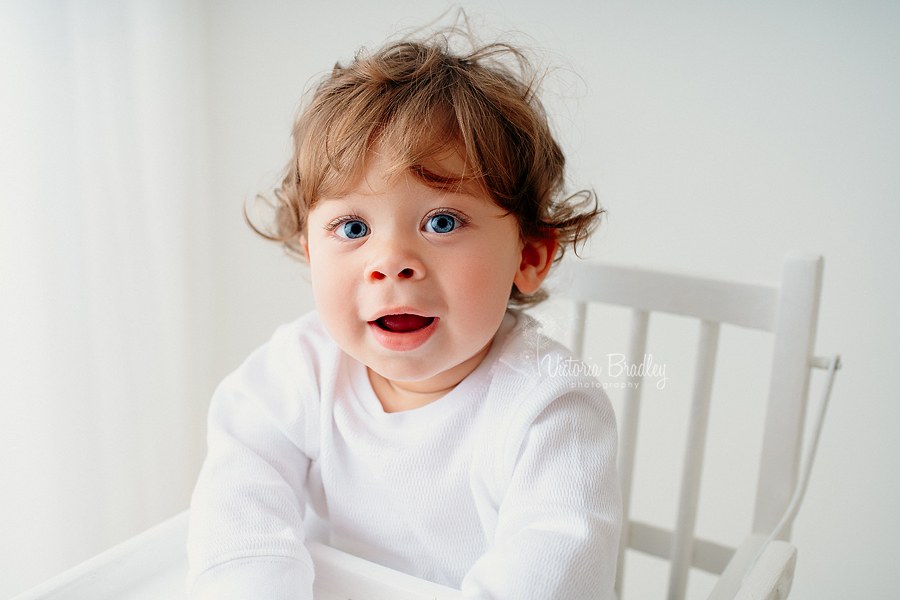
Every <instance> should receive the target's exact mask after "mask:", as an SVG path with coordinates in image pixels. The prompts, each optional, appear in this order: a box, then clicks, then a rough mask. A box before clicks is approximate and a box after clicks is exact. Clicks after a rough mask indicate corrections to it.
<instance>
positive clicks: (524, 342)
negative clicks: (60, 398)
mask: <svg viewBox="0 0 900 600" xmlns="http://www.w3.org/2000/svg"><path fill="white" fill-rule="evenodd" d="M514 316H515V317H516V324H515V326H514V327H512V328H511V329H510V331H509V333H508V335H507V336H506V339H505V340H504V342H503V347H502V350H501V352H500V353H499V355H498V357H497V360H496V363H495V365H494V367H493V372H492V375H491V384H490V387H489V391H488V403H487V408H488V410H489V411H490V413H492V414H490V415H489V418H490V419H491V420H496V421H501V422H504V423H508V424H510V425H511V427H510V430H519V431H523V430H525V429H527V428H528V427H529V426H530V425H531V423H533V422H534V421H535V420H536V419H537V418H538V416H540V415H541V414H543V413H547V412H552V413H561V414H564V413H566V412H571V411H581V410H583V409H584V407H587V408H588V409H589V410H593V411H596V412H598V413H602V414H603V415H604V416H611V408H610V405H609V399H608V398H607V396H606V393H605V392H604V391H603V388H602V386H601V385H600V383H599V381H597V379H596V378H595V377H594V376H593V374H592V373H591V371H590V369H588V368H587V367H586V366H585V365H584V364H583V363H582V362H581V361H580V360H579V359H578V358H577V357H576V356H575V355H574V354H573V353H572V352H570V351H569V350H568V349H567V348H566V347H565V346H563V345H562V344H560V343H558V342H556V341H554V340H553V339H551V338H550V337H549V336H547V335H545V334H544V332H543V330H542V328H541V325H540V323H539V322H537V321H536V320H535V319H533V318H531V317H529V316H527V315H524V314H521V313H518V314H515V315H514ZM581 405H584V407H581Z"/></svg>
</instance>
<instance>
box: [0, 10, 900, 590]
mask: <svg viewBox="0 0 900 600" xmlns="http://www.w3.org/2000/svg"><path fill="white" fill-rule="evenodd" d="M464 6H465V7H466V8H467V10H468V11H469V13H470V15H472V16H475V17H476V18H483V19H484V24H485V31H490V29H491V28H498V29H505V28H510V27H513V28H516V29H518V30H520V31H522V32H524V33H526V34H528V35H529V36H531V37H532V38H533V40H534V41H535V42H536V43H537V44H538V45H539V46H540V47H542V48H544V49H545V50H547V51H548V55H549V56H550V58H551V60H552V61H554V62H557V63H562V64H563V66H565V67H567V68H568V69H569V70H570V71H571V72H573V73H576V74H577V75H578V77H576V76H574V75H572V74H571V73H569V72H567V71H564V72H562V73H561V74H560V75H559V76H558V77H556V78H554V79H553V80H551V84H553V85H554V88H555V89H554V90H551V94H550V97H549V98H548V102H547V103H548V105H549V107H550V109H551V112H552V113H553V114H554V115H555V119H556V125H557V127H558V129H559V131H560V137H561V139H562V140H563V142H564V145H565V146H566V150H567V152H568V156H569V158H570V163H571V165H572V167H573V170H572V173H571V179H572V181H573V182H574V183H575V184H576V185H582V186H583V185H592V186H594V188H595V189H596V190H597V192H598V194H599V196H600V198H601V200H602V202H603V203H604V205H605V206H606V208H607V209H608V210H609V218H608V221H607V224H606V226H605V227H604V228H603V230H602V231H601V233H600V235H598V236H597V238H596V239H595V240H594V243H593V244H592V246H591V248H590V254H591V255H592V256H595V257H599V258H601V259H603V260H608V261H612V262H619V263H636V264H642V265H648V266H655V267H666V268H674V269H678V270H686V271H693V272H699V273H703V274H709V275H714V276H723V277H733V278H738V279H749V280H769V281H771V280H777V279H778V277H779V275H780V268H781V261H782V258H783V256H784V255H785V254H786V253H787V252H789V251H791V250H794V249H800V250H807V251H812V252H816V253H821V254H823V255H824V256H825V261H826V263H825V264H826V266H825V284H824V290H823V297H822V306H821V312H820V328H819V336H818V343H817V347H818V349H819V351H820V353H823V354H824V353H832V352H836V351H839V352H841V353H842V355H843V357H844V364H845V368H844V370H843V371H842V372H841V374H840V375H839V378H838V384H837V386H836V388H835V392H834V396H833V399H832V406H831V410H830V414H829V417H828V421H827V423H826V428H825V431H824V435H823V439H822V442H821V446H820V453H819V458H818V460H817V463H816V468H815V470H814V472H813V480H812V483H811V485H810V489H809V491H808V494H807V498H806V502H805V504H804V507H803V510H802V511H801V514H800V516H799V517H798V520H797V522H796V526H795V529H794V541H795V543H796V544H797V545H798V547H799V549H800V555H799V561H798V567H797V574H796V578H795V582H794V588H793V595H792V597H793V598H797V599H804V598H810V599H811V598H817V599H818V598H845V597H869V598H891V597H894V596H895V594H896V590H897V589H900V575H898V572H897V570H896V569H895V568H894V566H895V564H896V563H897V561H898V560H900V543H898V541H897V540H898V538H900V517H898V514H897V511H896V506H898V505H900V484H898V474H900V472H898V466H900V464H898V462H900V461H898V457H900V436H897V435H896V431H897V429H898V427H900V407H898V403H897V399H898V395H897V392H896V390H895V381H894V380H893V379H894V372H895V371H894V369H892V368H891V366H890V365H897V364H900V345H898V344H897V342H896V339H895V338H896V336H897V334H898V332H900V327H898V320H900V319H898V316H897V314H898V313H897V311H896V310H895V307H896V306H897V304H898V301H900V282H898V277H897V274H898V271H897V267H896V263H897V260H898V258H900V242H898V241H897V236H896V229H897V227H898V226H900V175H898V173H900V169H898V167H897V165H900V120H898V119H897V114H898V109H900V69H898V66H900V41H898V36H897V35H896V32H897V31H898V29H900V4H897V3H895V2H875V1H850V0H846V1H824V0H823V1H818V2H816V1H812V0H809V1H803V2H793V3H783V2H756V3H753V4H752V5H750V4H748V5H744V4H743V3H731V2H727V3H726V2H693V3H689V4H688V5H686V6H680V7H674V6H671V5H670V4H669V3H663V2H624V1H622V2H611V1H605V0H601V1H595V2H587V1H584V0H582V1H578V2H560V3H554V4H548V3H546V2H537V1H535V0H520V1H517V2H511V1H510V2H499V1H487V0H484V1H477V2H474V1H473V2H468V3H465V4H464ZM446 8H447V5H446V4H445V3H444V2H424V1H421V0H419V1H412V0H409V1H399V0H398V1H387V0H385V1H382V2H362V1H360V2H351V1H349V0H337V1H334V2H330V3H325V2H308V1H291V0H264V1H254V2H250V1H249V0H245V1H236V0H232V1H215V2H214V1H212V0H208V1H201V0H194V1H185V2H182V1H178V0H167V1H165V2H163V1H159V2H151V1H149V0H146V1H132V2H127V3H121V2H100V1H96V2H74V1H73V2H51V1H44V2H8V1H4V2H2V4H0V109H2V110H0V234H2V235H0V301H2V305H0V327H2V329H0V598H5V597H8V596H11V595H12V594H14V593H17V592H19V591H22V590H24V589H26V588H28V587H30V586H32V585H34V584H36V583H38V582H40V581H42V580H43V579H46V578H48V577H49V576H51V575H53V574H55V573H56V572H59V571H61V570H63V569H65V568H67V567H68V566H71V565H72V564H75V563H77V562H79V561H80V560H83V559H85V558H87V557H88V556H91V555H93V554H95V553H97V552H98V551H100V550H102V549H103V548H105V547H108V546H110V545H112V544H114V543H116V542H117V541H120V540H122V539H125V538H127V537H129V536H131V535H133V534H134V533H137V532H138V531H140V530H142V529H144V528H146V527H148V526H150V525H152V524H153V523H155V522H158V521H160V520H162V519H163V518H165V517H166V516H169V515H171V514H174V513H175V512H177V511H179V510H181V509H183V508H184V507H186V506H187V502H188V498H189V494H190V485H191V481H192V480H193V477H194V476H195V475H196V471H197V469H198V468H199V464H200V461H201V460H202V436H203V431H202V428H203V426H202V414H203V411H204V410H205V406H206V403H207V402H208V397H209V395H210V394H211V392H212V389H213V387H214V386H215V383H216V382H217V381H218V379H220V378H221V377H222V376H223V375H224V374H226V373H227V372H228V371H229V370H231V369H233V368H234V367H235V366H236V365H237V364H238V363H239V362H240V360H242V359H243V357H244V356H246V355H247V353H248V352H249V351H250V350H251V349H252V348H254V347H255V346H256V345H258V344H260V343H262V342H263V341H264V340H265V339H266V338H267V337H268V335H269V334H270V332H271V331H272V329H273V328H274V327H275V326H276V325H277V324H278V323H281V322H284V321H287V320H290V319H292V318H294V317H295V316H297V315H298V314H300V313H302V312H304V311H306V310H308V309H310V308H311V307H312V301H311V295H310V293H309V290H308V288H307V286H306V284H305V283H304V281H303V277H302V269H300V268H299V267H298V266H297V265H296V264H295V263H293V262H292V261H291V260H289V259H287V258H286V257H284V256H283V254H282V253H281V251H280V250H279V249H278V248H277V247H275V246H272V245H269V244H267V243H265V242H264V241H262V240H261V239H259V238H257V237H256V236H255V235H254V234H252V233H251V232H250V231H249V229H248V228H247V227H246V226H245V225H244V223H243V221H242V218H241V212H240V211H241V205H242V203H243V202H244V201H245V199H246V198H248V197H252V195H253V194H254V193H256V192H257V191H259V190H260V189H262V188H263V187H264V186H265V185H266V184H267V183H269V182H271V181H272V178H273V177H274V175H275V174H276V173H277V172H278V171H279V170H280V169H281V167H282V166H283V163H284V161H285V159H286V156H287V149H288V133H289V128H290V123H291V119H292V116H293V113H294V111H295V108H296V106H297V104H298V101H299V98H300V96H301V94H302V92H303V91H304V90H305V89H306V87H307V85H308V83H309V81H310V80H311V79H312V78H314V77H315V76H316V75H317V74H320V73H322V72H323V71H325V70H327V69H329V68H330V67H331V66H332V65H333V63H334V62H335V61H336V60H338V59H341V60H346V59H348V58H350V57H351V56H352V55H353V53H354V51H355V50H356V48H357V47H359V46H361V45H371V44H377V43H379V42H381V41H382V40H383V39H384V38H385V37H387V36H388V35H391V34H393V33H395V32H396V31H398V30H399V29H403V28H406V27H410V26H417V25H421V24H423V23H424V22H426V21H430V20H432V19H434V18H436V17H437V16H438V15H439V14H440V13H441V12H443V11H444V10H445V9H446ZM597 316H598V319H597V321H596V322H597V325H596V326H595V333H596V337H597V340H599V341H597V342H595V344H596V346H595V348H594V349H595V351H596V353H597V356H603V353H605V352H607V351H609V352H613V351H621V349H622V348H623V346H621V345H619V346H617V344H619V342H618V341H615V338H614V336H615V335H617V334H618V333H620V331H621V329H622V325H621V323H620V322H619V321H618V316H617V314H616V313H615V312H613V313H610V314H603V315H597ZM662 325H663V331H664V332H666V334H667V335H665V336H661V337H660V336H658V337H657V338H651V346H652V348H651V349H652V351H653V352H655V357H657V358H658V359H659V360H661V361H664V362H665V363H666V364H667V368H668V376H669V377H670V378H671V386H670V387H668V388H667V390H666V391H665V392H663V393H657V394H656V395H654V396H651V397H650V398H649V399H648V401H647V402H646V403H645V410H647V411H648V415H649V417H648V421H649V422H650V423H651V427H652V423H653V422H654V420H656V421H659V420H663V419H668V418H670V417H671V418H680V415H681V413H682V412H683V410H682V409H683V401H682V400H679V396H678V393H679V391H680V390H681V387H680V386H682V387H686V386H689V382H687V379H688V378H689V375H690V373H691V360H692V358H691V357H692V354H693V348H692V346H690V345H682V343H681V342H680V341H673V340H671V339H669V337H668V333H672V334H674V333H680V332H684V333H685V335H686V338H687V342H686V343H687V344H690V342H691V340H692V339H693V338H692V337H691V336H692V335H695V334H694V333H693V332H692V331H693V330H691V329H690V328H689V326H687V325H686V324H683V323H680V322H678V321H677V320H673V321H672V322H666V321H663V322H662ZM742 335H743V334H742V333H741V332H726V334H725V337H724V338H723V341H722V344H721V348H720V375H722V377H723V379H724V378H725V377H726V376H729V375H730V376H733V377H734V379H735V380H736V381H737V384H731V386H728V385H726V384H725V383H722V384H720V383H719V382H718V381H717V383H716V386H717V387H716V390H715V391H714V394H715V396H714V403H715V404H714V406H713V413H712V419H713V423H712V425H711V426H712V427H715V426H717V425H726V426H727V425H732V426H737V427H738V429H740V428H742V427H743V428H744V429H746V430H747V435H748V440H753V439H756V438H757V437H758V431H756V429H755V428H758V422H759V419H760V418H761V417H760V415H759V414H758V411H756V409H754V408H753V406H755V405H756V403H757V402H758V398H759V396H760V394H764V392H765V389H766V387H765V381H764V380H760V379H759V378H760V377H763V378H764V374H765V372H766V369H767V367H768V364H766V363H767V360H768V358H767V357H766V358H764V359H763V360H762V361H761V363H760V364H757V363H756V362H753V359H754V356H755V354H756V353H757V351H765V350H766V345H765V343H764V342H762V341H760V340H759V339H757V338H756V337H754V336H753V335H747V336H744V337H741V336H742ZM726 351H732V352H734V355H733V356H736V358H732V359H727V358H726ZM817 383H818V384H820V383H821V380H820V379H815V380H814V387H813V389H814V401H815V399H816V397H815V390H817V389H818V386H817ZM614 400H615V398H614ZM642 436H643V437H642V440H644V442H645V447H644V448H642V454H641V455H640V456H639V461H641V460H642V459H643V458H644V457H645V456H647V457H649V456H651V455H653V454H656V455H658V457H660V458H661V459H662V461H663V462H662V463H661V464H662V465H663V467H662V468H659V469H656V470H653V469H646V470H645V471H644V472H641V471H639V479H638V482H637V485H638V486H639V489H645V490H647V491H648V492H649V493H650V494H649V495H650V496H661V495H662V493H663V492H666V491H667V490H668V489H669V487H670V486H671V482H672V481H673V480H674V479H675V478H676V477H677V464H678V460H679V458H680V455H681V450H680V448H674V449H673V448H672V447H670V445H669V444H670V441H671V443H676V442H677V441H678V440H677V439H676V438H672V439H671V440H670V439H669V438H667V437H664V436H663V434H661V433H660V434H658V435H657V434H656V433H654V430H653V429H652V428H651V429H648V430H646V431H645V432H642ZM730 439H731V437H726V438H721V439H720V438H715V437H714V438H712V439H711V441H710V448H711V449H712V451H713V455H712V458H711V460H710V463H709V465H708V469H707V472H708V473H709V474H711V476H712V479H707V480H706V482H705V483H704V488H703V492H702V493H703V499H702V500H701V502H702V503H703V504H702V506H703V505H706V503H709V504H710V505H712V503H713V502H714V501H716V500H720V499H727V501H728V502H730V503H731V504H733V505H734V509H733V510H731V509H729V510H724V509H723V510H720V511H718V512H717V511H713V516H712V517H707V518H706V519H705V520H701V522H700V523H699V524H698V527H699V528H700V530H701V533H703V534H704V535H706V534H709V535H714V534H720V535H721V536H724V541H729V542H732V543H735V542H737V541H739V539H740V538H739V536H740V534H741V533H743V531H744V530H745V529H746V528H747V527H749V522H750V514H748V513H749V511H750V504H749V500H747V499H746V496H747V495H748V493H749V494H752V481H744V480H742V479H740V478H739V477H736V476H735V475H734V473H733V472H734V471H739V470H740V469H743V468H744V467H746V468H747V469H753V468H755V463H754V456H753V450H754V448H753V443H754V442H753V441H748V442H747V444H748V446H747V449H746V452H744V453H743V454H740V456H739V457H738V458H737V459H729V462H725V463H723V462H722V461H720V460H717V458H716V457H717V452H718V450H719V449H721V450H722V451H723V453H724V451H725V450H726V449H727V447H729V444H732V442H731V441H729V440H730ZM667 460H668V461H670V463H671V464H670V463H667V462H666V461H667ZM641 464H642V463H641V462H639V466H638V468H639V469H640V465H641ZM643 464H647V463H646V462H645V463H643ZM748 491H749V492H748ZM670 510H671V509H670V508H668V505H667V504H665V503H664V502H663V501H662V500H659V501H657V500H652V501H649V502H645V503H643V504H639V505H638V506H636V508H635V511H636V512H637V513H638V516H641V517H642V518H643V517H644V516H645V514H646V518H647V519H650V520H654V521H655V522H656V521H658V522H659V523H660V524H663V525H665V524H667V521H666V520H667V518H669V517H668V514H669V513H667V511H670ZM701 510H702V509H701ZM735 536H737V539H733V538H735ZM634 564H635V566H636V567H637V568H639V569H641V570H642V571H641V572H644V573H659V574H662V575H664V573H663V572H662V569H661V566H660V565H658V564H656V563H654V562H653V561H650V560H646V561H641V560H638V559H634ZM627 585H631V586H632V587H631V588H629V589H634V590H635V591H637V590H639V589H642V588H641V587H640V586H642V585H645V584H640V583H633V582H629V583H628V584H627ZM708 585H709V581H708V580H707V579H704V577H702V576H698V577H696V578H695V580H694V583H693V587H692V592H693V593H694V594H701V593H702V592H703V590H705V589H708ZM646 586H647V589H650V588H653V586H654V584H652V583H648V584H646Z"/></svg>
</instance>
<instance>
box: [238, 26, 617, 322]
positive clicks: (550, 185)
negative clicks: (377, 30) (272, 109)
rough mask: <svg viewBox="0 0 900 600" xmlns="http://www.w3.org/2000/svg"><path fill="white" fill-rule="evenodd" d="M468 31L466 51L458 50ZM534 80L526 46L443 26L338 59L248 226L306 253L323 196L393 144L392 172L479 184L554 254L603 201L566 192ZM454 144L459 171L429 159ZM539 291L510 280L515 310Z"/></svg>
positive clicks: (593, 220) (587, 228) (576, 238)
mask: <svg viewBox="0 0 900 600" xmlns="http://www.w3.org/2000/svg"><path fill="white" fill-rule="evenodd" d="M458 36H464V37H465V38H466V41H467V43H468V46H469V47H470V48H471V49H470V50H469V51H467V52H463V53H454V52H453V51H452V50H451V41H452V39H453V38H455V37H458ZM538 83H539V77H538V76H537V73H536V71H535V69H533V68H532V67H531V63H530V62H529V60H528V59H527V57H526V56H525V54H524V53H523V52H522V51H521V50H519V49H517V48H515V47H513V46H512V45H510V44H507V43H493V44H487V45H478V44H476V43H474V42H473V41H472V37H471V35H470V34H467V33H464V32H460V31H458V30H456V29H450V30H443V31H441V32H438V33H435V34H432V35H430V36H428V37H426V38H424V39H420V40H415V39H403V40H400V41H397V42H393V43H389V44H387V45H386V46H384V47H383V48H381V49H379V50H377V51H374V52H368V51H365V50H361V51H359V52H358V53H357V55H356V57H355V59H354V60H353V61H352V62H351V63H350V64H349V65H348V66H346V67H341V66H340V65H336V66H335V67H334V70H333V71H332V72H331V73H330V74H328V75H326V76H325V77H324V78H323V79H322V80H321V81H320V83H319V85H318V86H317V87H316V88H315V90H314V93H313V94H312V97H311V99H310V100H309V102H308V103H307V105H306V106H305V108H303V109H302V110H301V111H300V114H299V117H298V118H297V119H296V122H295V124H294V129H293V136H292V139H293V155H292V156H291V159H290V162H289V163H288V165H287V168H286V171H285V174H284V179H283V181H282V183H281V186H280V187H279V188H277V189H276V190H274V192H273V193H272V194H271V195H270V196H268V197H263V196H260V197H259V198H261V199H263V200H265V201H266V202H267V203H268V204H270V205H271V206H272V207H273V208H274V217H273V220H272V223H271V224H270V225H269V226H268V227H263V228H260V227H257V226H255V225H254V224H253V223H252V221H251V219H250V218H249V217H247V215H246V210H245V218H247V222H248V223H249V224H250V226H251V227H252V228H253V229H254V231H256V232H257V233H259V234H260V235H262V236H264V237H265V238H267V239H270V240H274V241H278V242H281V243H282V244H283V245H284V247H285V249H286V250H287V251H288V252H289V253H290V254H292V255H295V256H297V257H300V258H305V253H304V251H303V247H302V242H303V235H304V233H305V229H306V219H307V215H308V214H309V211H310V210H311V209H312V207H313V206H314V205H315V203H316V202H317V201H318V200H319V199H320V198H323V197H328V196H330V195H338V194H340V193H341V192H342V191H344V190H346V189H347V187H348V186H349V184H351V183H352V181H353V180H354V178H355V177H356V176H357V175H358V173H359V170H360V169H361V168H362V164H363V162H364V159H365V157H366V155H367V153H368V152H369V151H371V150H372V149H373V147H374V146H375V145H376V144H377V145H378V146H379V147H380V148H390V149H391V155H392V160H391V163H390V164H391V168H390V169H389V170H390V172H391V173H401V172H404V171H406V170H410V171H411V172H412V173H414V174H415V175H416V176H417V177H419V178H420V179H421V180H422V181H423V182H424V183H426V184H427V185H430V186H434V187H440V188H446V187H451V186H459V185H462V184H464V183H466V182H470V181H474V182H475V183H477V184H478V186H479V187H480V188H481V189H483V190H484V191H485V192H486V193H487V194H488V195H489V196H490V198H491V199H492V200H493V201H494V202H495V203H496V204H497V205H498V206H500V207H501V208H503V209H505V210H507V211H509V213H511V214H513V215H515V216H516V218H517V220H518V224H519V230H520V232H521V236H522V238H523V239H524V240H535V239H548V238H553V239H555V240H557V242H558V243H559V251H558V252H557V255H556V260H559V259H561V258H562V255H563V253H564V252H565V250H566V248H568V247H572V248H573V249H576V250H577V245H578V243H579V242H582V241H583V240H585V239H586V238H587V236H589V235H590V234H591V233H592V232H593V231H594V230H595V229H596V228H597V226H598V225H599V223H600V219H601V216H602V214H603V212H604V211H603V209H602V208H601V207H600V206H599V204H598V202H597V197H596V195H595V194H594V193H593V191H591V190H582V191H580V192H577V193H575V194H572V195H569V196H566V195H565V194H564V191H563V188H564V165H565V158H564V156H563V153H562V150H561V149H560V147H559V144H557V142H556V140H555V139H554V137H553V135H552V133H551V131H550V126H549V123H548V120H547V114H546V112H545V110H544V107H543V105H542V104H541V102H540V100H539V99H538V97H537V88H538ZM453 149H456V150H458V151H459V152H460V153H461V154H462V155H463V157H464V158H465V163H466V169H465V173H464V174H461V175H460V176H459V177H446V176H439V175H436V174H435V173H434V172H432V171H431V170H429V169H428V168H426V167H425V166H424V165H425V164H426V163H427V162H428V160H429V159H430V158H432V157H435V156H436V155H438V154H440V153H442V152H446V151H448V150H453ZM545 298H546V293H545V292H544V291H543V290H539V291H538V292H536V293H534V294H529V295H526V294H523V293H521V292H520V291H519V290H518V289H516V288H515V287H513V289H512V290H511V293H510V300H509V303H510V305H511V306H519V307H524V306H530V305H534V304H536V303H537V302H540V301H541V300H543V299H545Z"/></svg>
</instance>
